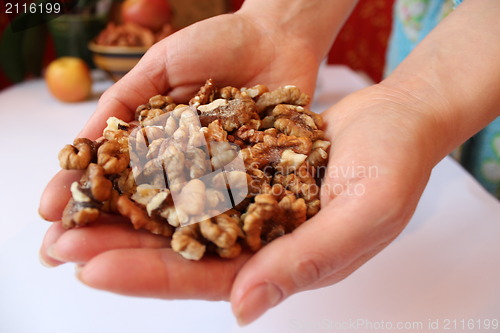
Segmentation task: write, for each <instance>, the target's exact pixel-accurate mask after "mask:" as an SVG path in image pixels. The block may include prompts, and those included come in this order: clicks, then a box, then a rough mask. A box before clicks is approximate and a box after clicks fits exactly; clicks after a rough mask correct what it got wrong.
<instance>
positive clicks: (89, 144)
mask: <svg viewBox="0 0 500 333" xmlns="http://www.w3.org/2000/svg"><path fill="white" fill-rule="evenodd" d="M309 102H310V99H309V97H308V96H307V95H305V94H303V93H302V92H301V91H300V90H299V89H298V88H297V87H295V86H285V87H282V88H278V89H276V90H274V91H269V89H268V88H267V87H266V86H264V85H257V86H254V87H250V88H241V89H238V88H235V87H230V86H228V87H224V88H220V89H219V88H217V86H216V85H215V83H214V81H213V80H208V81H207V82H206V83H205V85H204V86H203V87H201V88H200V90H199V92H198V93H197V94H196V96H194V97H193V98H192V99H191V100H190V102H189V104H188V105H184V104H176V103H175V102H174V100H173V99H172V98H171V97H169V96H162V95H156V96H153V97H151V98H150V99H149V100H148V101H147V102H146V103H145V104H143V105H140V106H139V107H138V108H137V109H136V110H135V120H134V121H132V122H130V123H126V122H124V121H122V120H120V119H117V118H114V117H111V118H110V119H109V120H108V121H107V123H108V126H107V127H106V129H105V130H104V132H103V137H102V138H101V139H99V140H97V141H96V142H94V141H91V140H88V139H84V138H80V139H76V140H75V141H74V143H73V145H67V146H65V147H64V148H63V150H62V151H61V153H60V154H59V159H60V163H61V166H62V167H63V168H65V169H80V170H86V171H85V174H84V175H83V177H82V179H81V180H80V181H79V182H75V183H73V185H72V186H71V192H72V198H71V199H70V201H69V202H68V204H67V207H66V209H65V211H64V216H63V226H64V227H65V228H73V227H80V226H84V225H86V224H89V223H93V222H94V223H97V221H98V218H99V216H100V215H101V214H102V213H114V214H121V215H123V216H126V217H128V218H129V219H130V221H131V224H132V226H133V227H134V228H136V229H145V230H148V231H149V232H151V233H154V234H159V235H163V236H165V237H169V238H171V246H172V249H173V250H174V251H176V252H178V253H180V254H181V255H182V256H183V257H184V258H186V259H190V260H200V259H201V258H202V257H203V256H204V255H206V254H207V253H212V254H215V255H218V256H220V257H221V258H234V257H236V256H238V255H239V254H240V253H241V252H242V251H244V250H245V249H246V250H250V251H257V250H258V249H259V248H260V247H262V246H263V245H265V244H267V243H269V242H271V241H272V240H274V239H276V238H277V237H280V236H282V235H284V234H287V233H290V232H292V231H293V230H294V229H295V228H297V227H299V226H300V225H301V224H302V223H304V222H305V221H306V220H307V219H308V218H310V217H311V216H313V215H315V214H316V213H317V212H318V210H319V208H320V200H319V191H320V186H319V183H320V180H321V179H320V178H321V175H322V174H324V172H321V170H320V169H321V168H324V167H325V166H326V164H327V161H328V149H329V146H330V142H329V141H328V140H326V139H325V137H324V133H323V131H322V126H323V120H322V118H321V116H320V115H317V114H315V113H313V112H311V111H310V110H308V109H307V108H306V105H307V104H308V103H309Z"/></svg>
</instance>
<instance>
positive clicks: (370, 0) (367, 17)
mask: <svg viewBox="0 0 500 333" xmlns="http://www.w3.org/2000/svg"><path fill="white" fill-rule="evenodd" d="M164 1H167V2H168V5H169V8H170V20H169V23H170V25H171V27H172V29H173V30H177V29H181V28H183V27H185V26H187V25H189V24H191V23H194V22H196V21H199V20H203V19H205V18H208V17H211V16H215V15H219V14H222V13H226V12H232V11H236V10H237V9H239V8H240V6H241V5H242V3H243V1H244V0H203V1H200V0H164ZM33 2H40V1H23V0H20V1H17V3H19V4H20V5H21V6H22V4H25V3H27V4H30V3H33ZM42 2H43V1H42ZM144 2H146V1H144ZM393 2H394V0H361V1H360V2H359V4H358V6H357V7H356V9H355V11H354V13H353V15H352V16H351V17H350V19H349V20H348V22H347V24H346V25H345V26H344V28H343V29H342V32H341V33H340V35H339V37H338V38H337V41H336V42H335V44H334V45H333V47H332V50H331V51H330V53H329V55H328V63H330V64H345V65H347V66H349V67H350V68H352V69H354V70H358V71H360V72H362V73H364V74H366V76H367V77H369V78H370V79H371V80H373V81H374V82H378V81H380V80H381V78H382V73H383V68H384V63H385V52H386V47H387V41H388V38H389V34H390V30H391V21H392V6H393ZM69 3H71V1H69ZM73 3H76V4H75V5H74V7H72V8H71V10H69V11H68V13H67V14H66V15H62V16H60V17H58V18H56V19H53V20H51V21H48V22H46V23H41V24H38V25H35V26H33V27H31V28H29V29H24V30H20V31H12V28H11V25H10V24H11V22H14V21H15V20H17V21H20V20H24V21H25V20H27V19H29V20H31V21H36V20H37V19H36V18H34V15H33V14H28V15H25V14H23V13H21V14H19V15H17V16H16V15H15V13H13V14H12V15H9V14H7V13H6V10H3V11H1V12H0V34H1V35H2V39H1V43H0V89H3V88H5V87H8V86H9V85H12V84H14V83H17V82H20V81H23V80H25V79H28V78H32V77H37V76H40V75H41V74H42V71H43V69H44V68H45V67H46V66H47V65H48V64H49V63H50V62H51V61H52V60H53V59H55V58H56V57H61V56H78V57H82V58H84V59H85V60H86V61H87V62H88V63H89V65H91V66H94V64H93V63H92V60H91V55H90V51H89V50H88V48H87V43H88V42H89V41H90V40H91V39H92V38H94V37H96V36H97V35H98V34H99V32H100V31H101V30H103V29H104V28H105V26H106V24H107V23H108V22H115V23H119V22H121V17H120V6H121V5H122V3H123V0H90V1H89V0H87V1H85V0H80V1H73ZM27 24H29V22H28V23H27Z"/></svg>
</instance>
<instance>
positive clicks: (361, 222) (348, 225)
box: [231, 190, 411, 324]
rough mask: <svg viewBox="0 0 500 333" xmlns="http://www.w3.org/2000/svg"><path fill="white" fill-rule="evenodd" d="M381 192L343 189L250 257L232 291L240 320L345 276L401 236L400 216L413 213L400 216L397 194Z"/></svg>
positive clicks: (245, 321)
mask: <svg viewBox="0 0 500 333" xmlns="http://www.w3.org/2000/svg"><path fill="white" fill-rule="evenodd" d="M382 191H383V190H379V192H380V193H379V195H366V196H364V197H357V198H351V197H349V196H348V195H346V194H341V195H340V196H338V197H337V198H335V199H334V200H332V201H331V202H330V204H329V205H327V206H326V207H324V208H323V209H322V210H321V211H320V212H319V213H318V214H317V215H316V216H315V217H313V218H312V219H310V220H309V221H307V222H306V223H305V224H303V225H302V226H301V227H300V228H298V229H297V230H295V231H294V232H293V233H292V234H290V235H287V236H284V237H281V238H280V239H277V240H276V241H274V242H272V243H271V244H269V245H267V246H266V247H265V248H263V249H262V250H261V251H259V252H258V253H257V254H256V255H255V256H254V257H253V258H252V259H251V260H249V262H248V263H247V265H245V266H244V267H243V268H242V270H241V272H240V274H239V275H238V277H237V279H236V281H235V284H234V286H233V290H232V293H231V302H232V306H233V311H234V313H235V315H236V317H237V318H238V320H239V322H240V323H241V324H248V323H250V322H251V321H253V320H255V319H256V318H258V317H259V316H260V315H262V314H263V313H264V312H265V311H266V310H267V309H269V308H271V307H273V306H275V305H277V304H278V303H279V302H281V301H282V300H283V299H285V298H286V297H288V296H290V295H292V294H293V293H296V292H299V291H302V290H306V289H310V288H311V287H312V286H314V285H315V284H316V285H318V284H319V283H321V280H324V281H323V282H325V281H326V282H330V281H334V280H335V279H341V278H343V277H345V275H344V274H346V273H348V272H349V271H350V270H351V269H354V268H355V267H356V266H359V265H361V264H362V262H364V261H359V260H358V259H359V258H363V256H364V258H363V259H364V260H365V259H367V258H368V256H367V255H366V254H367V253H369V251H370V250H372V249H376V248H379V246H380V244H387V242H388V238H391V237H394V235H397V234H398V233H399V231H400V230H401V229H402V227H403V226H404V223H400V221H406V220H407V219H408V218H409V216H410V215H411V214H403V215H401V216H399V215H397V214H399V211H397V210H393V209H392V208H391V207H390V201H391V200H390V199H392V198H394V194H386V193H382ZM388 201H389V204H388ZM388 212H391V213H388ZM387 221H396V222H395V223H387ZM370 255H373V254H370ZM283 258H289V259H288V260H284V259H283ZM328 279H330V280H328Z"/></svg>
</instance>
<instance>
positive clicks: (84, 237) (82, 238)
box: [48, 218, 170, 263]
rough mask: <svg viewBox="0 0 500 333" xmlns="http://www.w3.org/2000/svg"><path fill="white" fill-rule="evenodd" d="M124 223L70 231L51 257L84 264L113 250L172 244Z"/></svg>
mask: <svg viewBox="0 0 500 333" xmlns="http://www.w3.org/2000/svg"><path fill="white" fill-rule="evenodd" d="M115 219H116V218H115ZM121 220H122V221H121V222H115V223H111V224H94V225H92V226H88V227H84V228H75V229H71V230H67V231H66V232H65V233H64V234H62V235H61V236H60V237H59V238H58V239H57V241H56V242H54V243H53V244H52V245H51V246H50V248H48V255H49V256H50V257H51V258H53V259H55V260H58V261H60V262H75V263H85V262H87V261H89V260H91V259H92V258H93V257H95V256H96V255H98V254H100V253H103V252H106V251H109V250H113V249H120V248H162V247H164V248H165V247H168V246H169V245H170V242H169V240H168V239H167V238H166V237H163V236H158V235H154V234H152V233H150V232H146V231H142V230H134V229H133V227H132V226H131V225H130V223H129V222H128V221H126V220H125V219H121Z"/></svg>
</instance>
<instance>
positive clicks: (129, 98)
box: [78, 45, 170, 140]
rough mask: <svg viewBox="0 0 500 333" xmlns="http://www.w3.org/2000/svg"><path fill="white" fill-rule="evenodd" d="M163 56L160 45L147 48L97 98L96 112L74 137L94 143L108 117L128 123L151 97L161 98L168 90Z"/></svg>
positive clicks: (162, 49)
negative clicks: (126, 71) (129, 69)
mask: <svg viewBox="0 0 500 333" xmlns="http://www.w3.org/2000/svg"><path fill="white" fill-rule="evenodd" d="M165 52H166V51H165V49H164V46H162V45H154V46H153V47H151V48H150V49H149V50H148V51H147V52H146V54H145V55H144V56H143V57H142V59H141V60H140V61H139V63H138V64H137V65H136V66H135V67H134V68H133V69H132V70H131V71H130V72H129V73H127V74H126V75H125V76H124V77H123V78H121V79H120V80H119V81H118V82H116V83H115V84H114V85H113V86H111V87H110V88H109V89H108V90H107V91H106V92H105V93H104V94H103V95H102V96H101V98H100V100H99V103H98V106H97V109H96V111H95V112H94V114H93V115H92V117H91V118H90V119H89V121H88V122H87V124H86V125H85V127H84V128H83V130H82V131H81V132H80V133H79V135H78V136H79V137H85V138H89V139H92V140H95V139H97V138H99V137H100V136H101V135H102V131H103V129H104V128H105V127H106V120H107V119H108V118H109V117H111V116H115V117H117V118H119V119H122V120H124V121H127V122H128V121H131V120H133V117H134V112H135V110H136V108H137V107H138V106H139V105H141V104H144V103H147V102H148V100H149V98H150V97H152V96H155V95H158V94H165V93H166V92H167V91H168V90H169V89H170V85H169V81H168V75H167V69H166V63H165V56H164V53H165Z"/></svg>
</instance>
